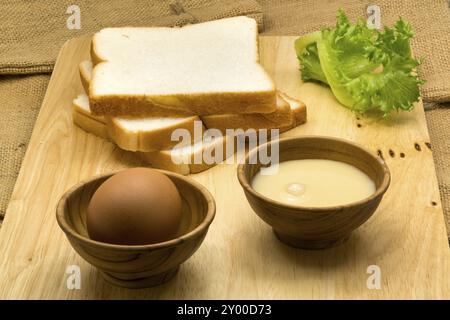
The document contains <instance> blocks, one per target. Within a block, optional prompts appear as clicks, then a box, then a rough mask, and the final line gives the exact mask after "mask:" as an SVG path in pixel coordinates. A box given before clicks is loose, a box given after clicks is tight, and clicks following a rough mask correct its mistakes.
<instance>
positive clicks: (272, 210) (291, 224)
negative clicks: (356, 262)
mask: <svg viewBox="0 0 450 320" xmlns="http://www.w3.org/2000/svg"><path fill="white" fill-rule="evenodd" d="M276 143H277V144H278V146H277V148H279V161H280V162H283V161H290V160H300V159H328V160H335V161H341V162H345V163H348V164H350V165H352V166H354V167H356V168H358V169H360V170H361V171H363V172H364V173H365V174H367V176H369V177H370V178H371V179H372V181H374V182H375V185H376V191H375V192H374V193H373V194H372V195H371V196H370V197H367V198H365V199H362V200H360V201H356V202H353V203H351V204H345V205H340V206H331V207H326V208H323V207H322V208H320V207H319V208H317V207H307V206H302V207H298V206H290V205H283V204H281V203H280V202H278V201H274V200H272V199H270V198H267V197H265V196H263V195H261V194H260V193H258V192H256V191H255V190H254V189H253V187H252V180H253V178H254V177H255V175H256V174H257V173H258V172H260V169H261V167H267V165H263V164H262V163H261V162H260V161H250V160H249V159H253V160H258V154H272V152H274V151H272V150H273V149H272V145H273V143H267V144H263V145H261V146H259V147H257V148H256V149H254V150H252V151H251V152H250V153H249V154H248V155H247V156H246V160H245V163H244V164H241V165H239V166H238V179H239V183H240V184H241V185H242V187H243V189H244V193H245V196H246V198H247V200H248V202H249V203H250V206H251V207H252V209H253V210H254V211H255V213H256V214H257V215H258V216H259V217H260V218H261V219H263V220H264V221H265V222H266V223H267V224H269V225H270V226H271V227H272V228H273V230H274V232H275V234H276V235H277V237H278V238H279V239H280V240H281V241H282V242H284V243H286V244H288V245H292V246H294V247H298V248H303V249H324V248H329V247H333V246H336V245H340V244H342V243H343V242H344V241H346V240H348V239H349V237H350V234H351V233H352V232H353V231H354V230H355V229H356V228H358V227H359V226H360V225H362V224H363V223H364V222H366V221H367V220H368V219H369V218H370V217H371V216H372V214H373V213H374V212H375V210H376V209H377V208H378V206H379V204H380V201H381V199H382V198H383V195H384V193H385V192H386V190H387V188H388V186H389V182H390V173H389V169H388V168H387V166H386V164H385V163H384V161H383V160H382V159H379V158H378V157H377V156H376V155H373V154H372V153H371V152H370V151H367V150H365V149H363V148H362V147H361V146H359V145H356V144H353V143H351V142H349V141H346V140H343V139H337V138H330V137H320V136H303V137H291V138H285V139H281V140H278V141H277V142H276Z"/></svg>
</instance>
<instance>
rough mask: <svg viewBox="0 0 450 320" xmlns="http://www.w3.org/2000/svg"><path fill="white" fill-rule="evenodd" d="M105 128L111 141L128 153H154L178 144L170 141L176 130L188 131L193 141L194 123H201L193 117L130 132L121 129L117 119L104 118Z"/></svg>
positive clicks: (121, 126)
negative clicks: (158, 127) (152, 128)
mask: <svg viewBox="0 0 450 320" xmlns="http://www.w3.org/2000/svg"><path fill="white" fill-rule="evenodd" d="M106 119H107V120H106V127H107V129H108V133H109V135H110V137H111V138H112V140H113V141H114V142H115V143H116V144H117V145H118V146H119V147H120V148H121V149H124V150H128V151H143V152H149V151H155V150H166V149H170V148H172V147H174V146H175V145H177V144H178V143H179V142H178V141H172V140H171V135H172V132H173V131H174V130H176V129H185V130H187V131H189V134H190V135H191V138H192V140H191V141H193V138H194V123H195V121H201V120H200V118H199V117H196V116H193V117H188V118H183V119H182V120H181V121H180V122H177V123H176V124H173V125H168V126H164V127H162V128H160V129H157V130H151V131H144V130H138V131H130V130H128V129H127V128H125V127H123V125H122V124H121V123H120V120H119V119H117V118H111V117H106Z"/></svg>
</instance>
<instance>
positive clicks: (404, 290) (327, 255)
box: [0, 37, 450, 299]
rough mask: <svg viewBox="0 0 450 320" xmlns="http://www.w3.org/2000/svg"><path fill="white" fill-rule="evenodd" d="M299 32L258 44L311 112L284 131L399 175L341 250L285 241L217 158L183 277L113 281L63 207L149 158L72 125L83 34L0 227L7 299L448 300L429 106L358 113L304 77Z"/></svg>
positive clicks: (1, 294)
mask: <svg viewBox="0 0 450 320" xmlns="http://www.w3.org/2000/svg"><path fill="white" fill-rule="evenodd" d="M294 39H295V38H294V37H261V41H260V47H261V62H262V64H263V65H264V67H265V68H266V69H267V70H268V71H269V73H270V74H271V75H272V76H273V78H274V80H275V82H276V84H277V86H278V89H280V90H282V91H284V92H286V93H287V94H289V95H290V96H292V97H297V98H300V99H301V100H303V101H304V102H305V104H306V106H307V108H308V122H307V123H306V124H305V125H303V126H300V127H297V128H295V129H293V130H291V131H288V132H286V133H285V134H283V136H299V135H304V134H309V135H311V134H319V135H330V136H336V137H341V138H346V139H350V140H353V141H355V142H357V143H361V144H363V145H365V146H366V147H367V148H368V149H370V150H371V151H372V152H374V154H377V153H380V154H382V155H383V157H384V158H385V159H386V162H387V164H388V166H389V169H390V170H391V174H392V181H391V186H390V188H389V190H388V192H387V193H386V195H385V197H384V199H383V201H382V203H381V205H380V207H379V209H378V211H377V212H376V214H374V215H373V217H372V218H371V219H370V220H369V221H367V223H365V224H364V225H363V226H362V227H361V228H359V229H358V230H356V231H355V232H354V233H353V234H352V236H351V237H350V239H349V240H348V241H347V242H346V243H345V244H344V245H342V246H339V247H335V248H332V249H329V250H323V251H303V250H298V249H295V248H291V247H288V246H286V245H284V244H282V243H281V242H280V241H278V240H277V239H276V238H275V236H274V235H273V233H272V232H271V229H270V227H269V226H268V225H266V224H265V223H264V222H263V221H261V219H259V218H258V217H257V216H256V214H254V213H253V212H252V210H251V208H250V206H249V204H248V203H247V201H246V199H245V196H244V193H243V191H242V189H241V187H240V186H239V183H238V181H237V177H236V165H219V166H216V167H214V168H211V169H210V170H208V171H206V172H203V173H200V174H198V175H193V176H192V177H193V178H194V179H195V180H197V181H199V182H200V183H202V184H203V185H205V186H206V187H207V188H208V189H209V190H210V191H211V193H212V194H213V195H214V197H215V200H216V204H217V212H216V217H215V220H214V222H213V223H212V224H211V227H210V229H209V232H208V234H207V236H206V238H205V240H204V242H203V244H202V246H201V247H200V248H199V250H198V251H197V252H196V253H195V254H194V255H193V256H192V257H191V258H190V259H189V260H188V261H187V262H186V263H185V264H183V266H182V268H181V269H180V271H179V273H178V274H177V276H176V277H175V278H174V279H173V280H171V281H169V282H167V283H166V284H164V285H162V286H161V287H158V288H151V289H144V290H143V289H137V290H129V289H123V288H119V287H114V286H112V285H110V284H108V283H106V282H105V281H104V280H103V279H102V278H101V276H100V274H99V272H98V271H97V270H96V269H95V268H94V267H92V266H90V265H89V264H88V263H87V262H85V261H84V260H83V259H82V258H81V257H79V256H78V255H77V254H76V253H75V251H74V250H73V249H72V247H71V246H70V244H69V243H68V241H67V239H66V238H65V236H64V233H63V232H62V231H61V230H60V229H59V227H58V225H57V223H56V219H55V208H56V204H57V202H58V199H59V198H60V197H61V195H62V194H63V193H64V191H65V190H67V189H69V188H70V187H71V186H73V185H74V184H76V183H77V182H79V181H81V180H84V179H87V178H89V177H92V176H94V175H97V174H100V173H104V172H105V173H106V172H110V171H113V170H117V169H120V168H123V167H131V166H137V165H141V164H142V163H141V162H140V161H139V160H138V158H137V157H136V156H135V155H133V154H131V153H127V152H123V151H121V150H119V149H117V148H115V147H114V146H113V145H112V144H111V143H109V142H107V141H105V140H103V139H101V138H98V137H95V136H94V135H91V134H86V133H85V132H84V131H83V130H81V129H79V128H77V127H75V126H74V125H73V123H72V118H71V100H72V99H73V98H74V97H75V96H76V95H77V94H78V93H79V92H80V91H81V84H80V81H79V76H78V69H77V68H78V64H79V62H80V61H82V60H83V59H86V58H87V57H88V55H89V41H88V40H87V39H84V40H83V39H81V40H80V39H76V40H72V41H70V42H68V43H67V44H66V45H65V46H64V47H63V49H62V51H61V53H60V56H59V60H58V63H57V64H56V68H55V70H54V72H53V75H52V80H51V83H50V85H49V88H48V92H47V95H46V97H45V99H44V102H43V106H42V109H41V111H40V114H39V117H38V120H37V123H36V126H35V129H34V133H33V136H32V139H31V141H30V144H29V147H28V150H27V153H26V156H25V159H24V162H23V166H22V169H21V171H20V174H19V178H18V181H17V184H16V187H15V190H14V193H13V195H12V198H11V203H10V205H9V208H8V211H7V214H6V218H5V221H4V222H3V226H2V228H1V230H0V283H1V286H0V298H56V299H70V298H79V299H85V298H96V299H110V298H144V299H147V298H149V299H152V298H159V299H164V298H219V299H220V298H224V299H226V298H268V299H270V298H305V299H308V298H330V299H333V298H450V279H449V278H450V273H449V270H450V251H449V247H448V243H447V237H446V234H445V227H444V219H443V214H442V208H441V203H440V200H439V191H438V186H437V182H436V175H435V170H434V164H433V159H432V154H431V151H430V150H429V148H428V147H426V143H427V142H429V137H428V132H427V127H426V122H425V118H424V111H423V107H422V104H421V103H419V104H417V106H416V108H415V110H414V111H412V112H409V113H400V114H398V115H394V116H393V117H392V118H391V119H389V120H381V119H375V118H370V117H368V118H363V117H360V118H358V117H357V116H356V115H355V114H353V113H351V112H350V111H349V110H347V109H345V108H343V107H342V106H340V105H339V104H338V103H337V102H336V100H335V99H334V97H333V95H332V94H331V92H330V90H329V89H327V88H326V87H322V86H320V85H316V84H311V83H307V84H302V83H301V80H300V77H299V71H298V64H297V60H296V57H295V53H294V50H293V41H294ZM358 124H359V126H358ZM416 144H417V145H419V146H420V147H421V148H420V149H421V151H418V150H417V149H416V148H415V145H416ZM400 154H403V157H401V156H400ZM69 265H78V266H80V269H81V290H68V289H67V286H66V280H67V276H68V275H67V274H66V268H67V266H69ZM370 265H377V266H379V267H380V270H381V289H380V290H369V289H368V288H367V285H366V282H367V278H368V276H369V275H368V274H367V268H368V267H369V266H370Z"/></svg>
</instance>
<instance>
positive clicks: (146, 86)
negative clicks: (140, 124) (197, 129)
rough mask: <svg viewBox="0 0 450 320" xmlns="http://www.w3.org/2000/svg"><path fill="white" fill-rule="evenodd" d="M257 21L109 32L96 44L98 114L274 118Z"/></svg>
mask: <svg viewBox="0 0 450 320" xmlns="http://www.w3.org/2000/svg"><path fill="white" fill-rule="evenodd" d="M257 37H258V31H257V24H256V21H255V20H254V19H251V18H247V17H234V18H226V19H221V20H215V21H209V22H204V23H199V24H193V25H187V26H184V27H181V28H165V27H154V28H107V29H103V30H101V31H100V32H97V33H96V34H95V35H94V37H93V40H92V48H91V57H92V60H93V61H94V62H96V65H95V66H94V69H93V75H92V82H91V85H90V87H89V98H90V101H91V109H92V112H93V113H94V114H97V115H111V116H120V115H127V116H130V115H148V114H151V115H154V114H155V112H157V111H158V112H161V111H162V110H164V109H166V110H167V112H168V113H171V114H173V112H175V111H178V112H183V113H189V114H195V115H212V114H229V113H270V112H273V111H275V109H276V103H275V102H276V101H275V100H276V94H275V86H274V83H273V81H272V80H271V78H270V77H269V75H268V74H267V72H266V71H265V70H264V69H263V67H262V66H261V65H260V64H259V53H258V42H257Z"/></svg>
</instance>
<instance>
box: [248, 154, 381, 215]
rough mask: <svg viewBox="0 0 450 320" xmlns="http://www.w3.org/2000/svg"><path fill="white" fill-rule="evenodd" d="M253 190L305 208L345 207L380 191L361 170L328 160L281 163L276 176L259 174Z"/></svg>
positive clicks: (254, 180)
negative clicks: (377, 190)
mask: <svg viewBox="0 0 450 320" xmlns="http://www.w3.org/2000/svg"><path fill="white" fill-rule="evenodd" d="M252 187H253V189H254V190H255V191H256V192H258V193H260V194H262V195H264V196H266V197H268V198H271V199H273V200H275V201H278V202H282V203H285V204H289V205H296V206H305V207H330V206H338V205H345V204H348V203H352V202H355V201H358V200H362V199H365V198H367V197H369V196H370V195H372V194H373V193H374V192H375V189H376V186H375V183H374V182H373V180H372V179H370V177H369V176H368V175H367V174H365V173H364V172H363V171H361V170H360V169H358V168H356V167H354V166H352V165H349V164H347V163H344V162H340V161H334V160H325V159H301V160H290V161H284V162H281V163H280V164H279V168H278V171H277V173H276V174H273V175H262V174H261V173H260V172H258V173H257V174H256V175H255V177H254V178H253V181H252Z"/></svg>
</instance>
